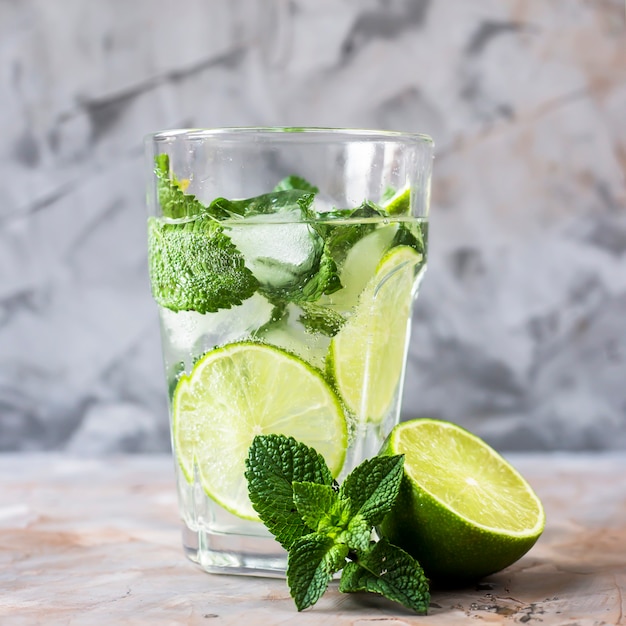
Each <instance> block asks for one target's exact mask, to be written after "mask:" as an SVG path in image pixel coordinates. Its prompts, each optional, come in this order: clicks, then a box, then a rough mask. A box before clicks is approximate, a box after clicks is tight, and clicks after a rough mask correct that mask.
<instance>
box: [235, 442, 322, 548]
mask: <svg viewBox="0 0 626 626" xmlns="http://www.w3.org/2000/svg"><path fill="white" fill-rule="evenodd" d="M245 476H246V479H247V481H248V494H249V496H250V500H251V502H252V506H253V507H254V510H255V511H256V512H257V513H258V515H259V517H260V518H261V521H262V522H263V523H264V524H265V526H266V527H267V529H268V530H269V531H270V532H271V533H272V534H273V535H274V537H276V540H277V541H278V542H279V543H280V544H281V545H282V546H283V547H284V548H285V549H287V550H289V548H290V547H291V546H292V544H293V543H294V542H295V541H296V540H297V539H299V538H300V537H302V536H303V535H307V534H309V533H310V532H311V531H310V529H309V528H308V526H307V525H306V524H305V523H304V522H303V521H302V517H301V516H300V514H299V513H298V509H297V508H296V505H295V504H294V497H293V486H292V485H293V483H294V482H305V481H306V482H313V483H319V484H321V485H329V486H330V485H332V483H333V477H332V475H331V473H330V470H329V469H328V466H327V465H326V462H325V461H324V457H322V455H321V454H319V453H318V452H316V451H315V450H314V449H313V448H310V447H308V446H306V445H304V444H303V443H300V442H297V441H296V440H295V439H294V438H293V437H285V436H284V435H257V436H256V437H255V438H254V439H253V441H252V445H251V446H250V450H249V453H248V458H247V459H246V473H245Z"/></svg>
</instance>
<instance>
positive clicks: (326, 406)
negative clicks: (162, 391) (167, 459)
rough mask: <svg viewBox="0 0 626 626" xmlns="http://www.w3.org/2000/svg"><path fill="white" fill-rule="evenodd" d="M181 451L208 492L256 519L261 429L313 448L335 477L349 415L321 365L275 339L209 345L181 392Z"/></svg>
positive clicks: (177, 414)
mask: <svg viewBox="0 0 626 626" xmlns="http://www.w3.org/2000/svg"><path fill="white" fill-rule="evenodd" d="M172 412H173V434H174V447H175V450H176V456H177V458H178V462H179V463H180V466H181V469H182V471H183V473H184V475H185V477H186V478H187V480H188V481H189V482H191V481H192V480H193V476H194V468H195V470H196V471H197V474H198V476H199V479H200V482H201V484H202V487H203V488H204V490H205V492H206V493H207V495H208V496H209V497H211V498H212V499H213V500H215V501H216V502H217V503H218V504H220V505H221V506H222V507H224V508H225V509H227V510H228V511H230V512H231V513H234V514H235V515H238V516H239V517H243V518H245V519H250V520H257V519H258V517H257V514H256V512H255V511H254V509H253V508H252V504H251V503H250V500H249V498H248V488H247V482H246V479H245V477H244V469H245V459H246V457H247V456H248V449H249V447H250V445H251V443H252V439H253V438H254V436H255V435H261V434H263V435H265V434H271V433H276V434H283V435H286V436H292V437H294V438H295V439H297V440H298V441H301V442H303V443H305V444H306V445H308V446H312V447H314V448H315V449H316V450H317V451H318V452H320V453H321V454H322V455H323V456H324V458H325V459H326V463H327V464H328V467H329V469H330V471H331V473H332V474H333V476H336V475H337V474H338V473H339V472H340V470H341V467H342V465H343V461H344V457H345V453H346V447H347V428H346V421H345V418H344V415H343V412H342V409H341V406H340V403H339V400H338V398H337V397H336V395H335V393H334V392H333V390H332V389H331V388H330V387H329V386H328V384H327V383H326V381H325V380H324V378H323V376H322V375H321V373H320V372H318V371H317V370H315V369H313V368H312V367H311V366H310V365H308V364H307V363H305V362H304V361H302V360H301V359H299V358H298V357H296V356H293V355H292V354H289V353H287V352H284V351H283V350H280V349H278V348H275V347H273V346H268V345H263V344H255V343H251V342H241V343H233V344H229V345H226V346H223V347H221V348H217V349H215V350H212V351H210V352H207V353H206V354H205V355H204V356H203V357H202V358H201V359H200V360H199V361H198V362H197V363H196V365H195V367H194V369H193V371H192V372H191V374H190V375H189V376H184V377H183V378H182V379H181V380H180V382H179V384H178V386H177V388H176V391H175V392H174V401H173V411H172Z"/></svg>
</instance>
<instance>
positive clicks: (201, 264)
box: [148, 217, 258, 313]
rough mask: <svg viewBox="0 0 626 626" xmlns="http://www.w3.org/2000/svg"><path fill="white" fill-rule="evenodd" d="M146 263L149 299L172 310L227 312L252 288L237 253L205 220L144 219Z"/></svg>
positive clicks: (253, 283) (212, 223)
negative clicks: (223, 310)
mask: <svg viewBox="0 0 626 626" xmlns="http://www.w3.org/2000/svg"><path fill="white" fill-rule="evenodd" d="M148 262H149V270H150V280H151V284H152V293H153V295H154V299H155V300H156V301H157V302H158V303H159V304H160V305H161V306H163V307H166V308H168V309H171V310H172V311H197V312H198V313H208V312H215V311H217V310H219V309H229V308H231V307H233V306H236V305H239V304H241V303H242V302H243V301H244V300H246V299H247V298H249V297H250V296H252V294H254V292H255V291H256V289H257V287H258V282H257V280H256V279H255V278H254V276H253V275H252V273H251V272H250V270H248V269H247V268H246V266H245V263H244V260H243V257H242V256H241V254H240V253H239V251H238V250H237V248H236V247H235V246H234V245H233V243H232V242H231V240H230V239H229V238H228V237H227V236H226V235H225V234H224V233H223V232H222V229H221V228H220V227H219V225H218V224H217V223H216V222H215V221H214V220H212V219H211V218H209V217H199V218H196V219H195V220H192V221H189V222H182V223H170V222H165V221H163V220H161V219H158V218H154V217H151V218H149V219H148Z"/></svg>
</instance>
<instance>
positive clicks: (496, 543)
mask: <svg viewBox="0 0 626 626" xmlns="http://www.w3.org/2000/svg"><path fill="white" fill-rule="evenodd" d="M381 454H404V455H405V461H404V478H403V481H402V487H401V490H400V495H399V496H398V500H397V501H396V504H395V506H394V508H393V510H392V511H391V512H390V513H389V514H388V515H387V517H385V519H384V521H383V523H382V524H381V526H380V529H379V530H380V532H381V533H382V534H383V535H384V536H385V537H387V538H388V539H389V540H390V541H391V542H392V543H394V544H396V545H398V546H400V547H402V548H404V549H405V550H406V551H407V552H409V553H410V554H412V555H413V556H414V557H415V558H416V559H417V560H418V561H419V562H420V563H421V565H422V567H423V568H424V571H425V572H426V574H427V575H428V576H430V577H431V578H434V579H436V580H439V581H444V582H447V583H455V582H459V581H466V580H471V579H476V578H480V577H482V576H486V575H487V574H491V573H493V572H497V571H499V570H501V569H503V568H505V567H507V566H508V565H511V564H512V563H513V562H515V561H516V560H517V559H519V558H520V557H521V556H522V555H524V554H525V553H526V552H527V551H528V550H530V548H531V547H532V546H533V545H534V543H535V542H536V541H537V539H538V538H539V536H540V535H541V533H542V532H543V529H544V525H545V513H544V510H543V507H542V505H541V502H540V500H539V498H538V497H537V495H536V494H535V493H534V491H533V490H532V488H531V487H530V485H529V484H528V483H527V482H526V480H524V478H523V477H522V476H521V475H520V474H519V473H518V472H517V471H516V470H515V469H514V468H513V467H512V466H511V465H510V464H509V463H508V462H507V461H506V460H505V459H504V458H503V457H502V456H500V455H499V454H498V453H497V452H496V451H495V450H493V448H491V447H490V446H489V445H488V444H487V443H485V442H484V441H483V440H482V439H480V438H479V437H477V436H476V435H473V434H472V433H470V432H468V431H467V430H465V429H463V428H461V427H460V426H457V425H455V424H452V423H450V422H444V421H440V420H432V419H417V420H411V421H408V422H403V423H400V424H398V425H397V426H396V427H395V428H394V429H393V431H392V432H391V434H390V435H389V437H388V439H387V441H386V442H385V444H384V446H383V450H382V451H381Z"/></svg>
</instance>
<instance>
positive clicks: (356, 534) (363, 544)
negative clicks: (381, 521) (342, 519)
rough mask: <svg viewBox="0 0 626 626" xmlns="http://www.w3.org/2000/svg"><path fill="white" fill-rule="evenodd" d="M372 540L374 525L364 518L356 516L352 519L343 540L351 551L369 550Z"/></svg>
mask: <svg viewBox="0 0 626 626" xmlns="http://www.w3.org/2000/svg"><path fill="white" fill-rule="evenodd" d="M371 539H372V525H371V524H370V523H369V522H368V521H367V520H366V519H365V518H364V517H363V516H362V515H359V514H357V515H355V516H354V517H352V519H350V522H349V523H348V528H346V530H345V532H344V534H343V537H342V540H343V542H344V543H346V544H347V545H348V547H349V548H350V549H351V550H356V551H357V552H360V551H362V550H367V548H368V547H369V545H370V541H371Z"/></svg>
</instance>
